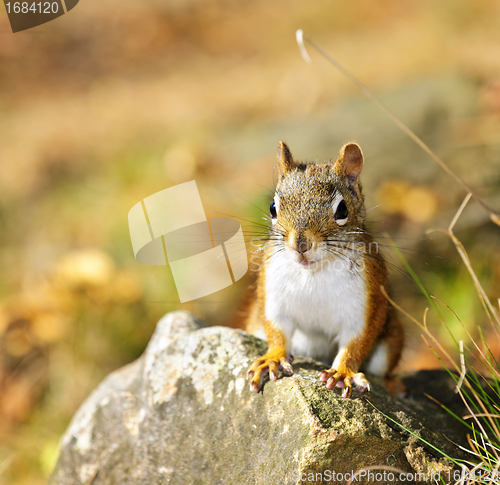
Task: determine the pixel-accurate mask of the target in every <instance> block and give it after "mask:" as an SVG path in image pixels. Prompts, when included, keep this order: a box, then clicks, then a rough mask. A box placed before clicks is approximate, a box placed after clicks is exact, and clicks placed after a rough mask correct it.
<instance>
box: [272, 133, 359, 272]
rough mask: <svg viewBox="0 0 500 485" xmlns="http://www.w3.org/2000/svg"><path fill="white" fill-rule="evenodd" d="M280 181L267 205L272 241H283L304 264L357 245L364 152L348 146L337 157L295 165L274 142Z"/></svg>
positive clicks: (354, 145)
mask: <svg viewBox="0 0 500 485" xmlns="http://www.w3.org/2000/svg"><path fill="white" fill-rule="evenodd" d="M278 166H279V171H280V175H279V180H278V184H277V186H276V193H275V196H274V200H273V202H272V204H271V208H270V211H271V218H272V222H273V228H272V232H273V235H274V236H275V238H274V240H276V239H278V240H281V239H282V240H283V241H284V243H285V245H286V246H287V249H288V250H289V251H290V252H291V254H292V255H293V258H294V259H295V260H296V261H297V262H299V263H301V264H302V265H303V266H310V265H313V264H314V263H316V262H319V261H322V260H328V259H332V258H335V255H336V254H337V255H338V254H342V253H343V250H342V245H345V244H349V243H355V242H357V241H362V234H363V233H364V232H365V231H364V226H363V221H364V213H365V210H364V199H363V193H362V188H361V182H360V180H359V176H360V173H361V169H362V168H363V153H362V152H361V148H360V147H359V146H358V145H357V144H356V143H347V144H345V145H344V146H343V147H342V148H341V149H340V153H339V155H338V157H337V159H336V161H333V160H327V161H325V162H317V163H311V162H296V161H294V159H293V157H292V154H291V152H290V149H289V148H288V146H287V145H286V144H285V143H283V142H281V141H280V142H279V143H278Z"/></svg>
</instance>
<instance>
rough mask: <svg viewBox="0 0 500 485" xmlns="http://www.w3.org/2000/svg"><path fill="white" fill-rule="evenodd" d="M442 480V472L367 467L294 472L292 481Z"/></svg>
mask: <svg viewBox="0 0 500 485" xmlns="http://www.w3.org/2000/svg"><path fill="white" fill-rule="evenodd" d="M457 473H459V472H457ZM442 478H445V477H444V476H443V475H442V474H441V473H440V472H435V473H417V472H405V471H404V470H401V469H399V468H396V467H383V468H382V467H380V468H378V467H367V468H361V469H359V470H353V471H350V472H338V471H335V470H323V471H322V472H299V471H294V472H293V473H292V479H293V480H294V481H300V482H301V483H304V482H305V483H307V482H310V483H345V484H348V485H350V484H353V483H364V482H367V481H368V482H374V483H380V484H384V483H386V484H393V483H418V482H432V483H441V479H442Z"/></svg>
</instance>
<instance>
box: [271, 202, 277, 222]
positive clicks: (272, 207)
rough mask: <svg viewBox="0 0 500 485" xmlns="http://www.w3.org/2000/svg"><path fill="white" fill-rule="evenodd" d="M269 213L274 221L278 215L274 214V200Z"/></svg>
mask: <svg viewBox="0 0 500 485" xmlns="http://www.w3.org/2000/svg"><path fill="white" fill-rule="evenodd" d="M269 211H270V212H271V217H272V218H273V219H276V217H277V216H278V213H277V212H276V203H275V202H274V200H273V202H272V204H271V207H270V208H269Z"/></svg>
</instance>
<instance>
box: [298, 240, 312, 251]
mask: <svg viewBox="0 0 500 485" xmlns="http://www.w3.org/2000/svg"><path fill="white" fill-rule="evenodd" d="M310 249H311V243H310V242H309V241H308V240H307V239H305V240H304V239H299V240H298V241H297V251H298V252H299V253H300V254H304V253H307V251H309V250H310Z"/></svg>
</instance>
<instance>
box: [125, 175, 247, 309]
mask: <svg viewBox="0 0 500 485" xmlns="http://www.w3.org/2000/svg"><path fill="white" fill-rule="evenodd" d="M128 223H129V230H130V238H131V239H132V247H133V250H134V256H135V259H136V260H137V261H138V262H139V263H142V264H147V265H166V264H169V265H170V268H171V270H172V275H173V277H174V281H175V286H176V288H177V291H178V293H179V298H180V300H181V302H186V301H190V300H195V299H197V298H201V297H203V296H207V295H210V294H212V293H215V292H217V291H219V290H222V289H223V288H226V287H228V286H230V285H232V284H233V283H234V282H236V281H238V280H239V279H240V278H241V277H243V275H244V274H245V273H246V272H247V270H248V259H247V252H246V246H245V240H244V238H243V232H242V230H241V226H240V224H239V222H238V221H236V220H235V219H229V218H211V219H208V218H207V217H206V215H205V211H204V209H203V204H202V202H201V198H200V194H199V192H198V188H197V186H196V182H195V181H194V180H192V181H190V182H186V183H184V184H180V185H175V186H174V187H170V188H168V189H165V190H162V191H160V192H157V193H156V194H153V195H150V196H149V197H146V198H145V199H144V200H142V201H141V202H138V203H137V204H135V205H134V207H132V209H130V211H129V213H128Z"/></svg>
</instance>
